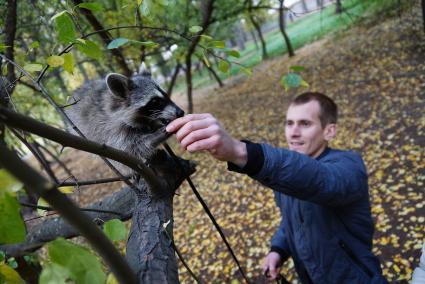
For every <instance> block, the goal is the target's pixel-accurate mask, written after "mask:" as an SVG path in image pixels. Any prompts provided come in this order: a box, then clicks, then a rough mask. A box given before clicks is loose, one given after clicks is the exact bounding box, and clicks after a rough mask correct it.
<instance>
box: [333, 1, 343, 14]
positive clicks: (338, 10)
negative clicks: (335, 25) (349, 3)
mask: <svg viewBox="0 0 425 284" xmlns="http://www.w3.org/2000/svg"><path fill="white" fill-rule="evenodd" d="M342 11H343V8H342V4H341V0H336V4H335V13H336V14H341V13H342Z"/></svg>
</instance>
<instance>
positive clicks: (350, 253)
mask: <svg viewBox="0 0 425 284" xmlns="http://www.w3.org/2000/svg"><path fill="white" fill-rule="evenodd" d="M244 142H246V143H247V149H248V163H247V165H246V166H245V167H244V168H242V169H241V168H238V167H237V166H235V165H233V164H231V163H229V169H230V170H233V171H237V172H241V173H246V174H249V175H250V176H251V177H252V178H254V179H256V180H258V181H259V182H261V183H262V184H264V185H265V186H267V187H270V188H271V189H273V190H274V194H275V200H276V203H277V206H278V207H279V208H280V211H281V215H282V219H281V223H280V226H279V228H278V229H277V230H276V232H275V234H274V236H273V238H272V242H271V250H272V251H276V252H278V253H279V254H280V255H281V256H282V258H283V259H284V260H286V259H287V258H288V257H290V256H291V257H292V258H293V260H294V263H295V268H296V271H297V273H298V275H299V278H300V280H301V282H302V283H315V284H316V283H323V284H331V283H335V284H342V283H387V281H386V280H385V279H384V278H383V276H382V271H381V268H380V264H379V261H378V259H377V257H376V256H375V255H373V253H372V251H371V250H372V236H373V230H374V229H373V221H372V217H371V212H370V204H369V193H368V184H367V173H366V168H365V166H364V164H363V161H362V158H361V157H360V155H359V154H356V153H354V152H350V151H340V150H334V149H330V148H327V149H326V150H325V151H324V152H323V153H322V154H321V155H320V156H319V157H318V158H316V159H312V158H310V157H308V156H306V155H303V154H299V153H297V152H294V151H290V150H287V149H282V148H274V147H272V146H270V145H267V144H255V143H251V142H249V141H244Z"/></svg>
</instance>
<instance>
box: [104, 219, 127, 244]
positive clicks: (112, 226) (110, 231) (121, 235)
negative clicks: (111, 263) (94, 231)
mask: <svg viewBox="0 0 425 284" xmlns="http://www.w3.org/2000/svg"><path fill="white" fill-rule="evenodd" d="M103 231H104V232H105V234H106V235H107V236H108V238H109V239H111V240H113V241H121V240H125V238H126V237H127V229H126V228H125V225H124V223H123V222H121V221H120V220H118V219H112V220H109V221H108V222H106V223H105V225H103Z"/></svg>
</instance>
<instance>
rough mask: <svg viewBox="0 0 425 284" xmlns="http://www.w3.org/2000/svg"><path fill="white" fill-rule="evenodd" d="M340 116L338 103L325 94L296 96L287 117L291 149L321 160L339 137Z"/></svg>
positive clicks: (287, 133) (288, 138) (287, 130)
mask: <svg viewBox="0 0 425 284" xmlns="http://www.w3.org/2000/svg"><path fill="white" fill-rule="evenodd" d="M337 115H338V109H337V106H336V104H335V102H334V101H333V100H332V99H331V98H329V97H328V96H325V95H324V94H321V93H313V92H307V93H303V94H301V95H299V96H297V97H296V98H295V99H294V100H293V101H292V102H291V104H290V105H289V108H288V111H287V113H286V126H285V135H286V139H287V141H288V145H289V149H290V150H293V151H296V152H299V153H303V154H305V155H308V156H310V157H313V158H316V157H318V156H319V155H320V154H321V153H322V152H323V150H324V149H325V148H326V146H327V145H328V142H329V141H330V140H331V139H332V138H334V137H335V135H336V121H337Z"/></svg>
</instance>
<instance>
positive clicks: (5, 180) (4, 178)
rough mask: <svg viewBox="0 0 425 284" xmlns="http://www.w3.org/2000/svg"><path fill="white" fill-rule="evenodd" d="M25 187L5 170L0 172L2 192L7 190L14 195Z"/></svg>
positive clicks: (0, 188)
mask: <svg viewBox="0 0 425 284" xmlns="http://www.w3.org/2000/svg"><path fill="white" fill-rule="evenodd" d="M23 186H24V185H23V184H22V183H21V182H20V181H19V180H17V179H16V178H15V177H14V176H12V175H11V174H9V172H7V171H6V170H5V169H1V170H0V190H6V191H7V192H10V193H12V192H17V191H19V190H20V189H21V188H22V187H23Z"/></svg>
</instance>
